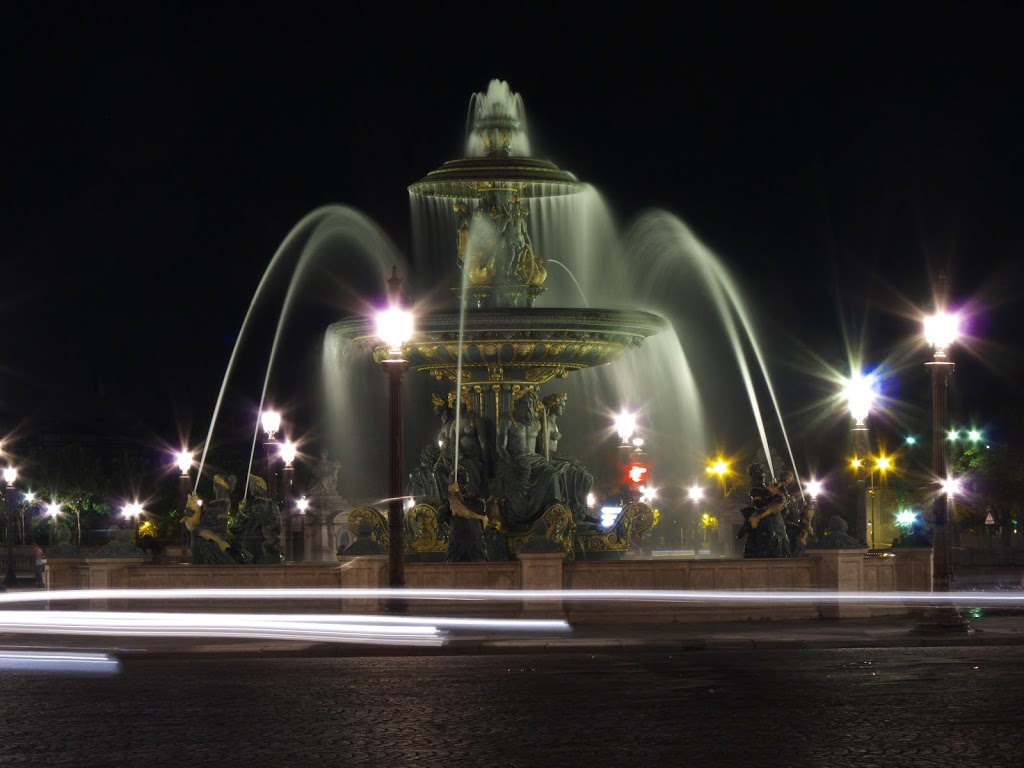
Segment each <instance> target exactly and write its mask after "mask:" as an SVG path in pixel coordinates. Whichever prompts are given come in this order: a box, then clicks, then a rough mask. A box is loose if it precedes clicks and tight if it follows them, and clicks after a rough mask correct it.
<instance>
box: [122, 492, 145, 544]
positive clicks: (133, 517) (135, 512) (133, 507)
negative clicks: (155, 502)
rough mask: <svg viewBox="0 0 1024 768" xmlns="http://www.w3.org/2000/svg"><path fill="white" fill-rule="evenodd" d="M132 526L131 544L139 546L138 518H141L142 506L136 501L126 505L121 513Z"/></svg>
mask: <svg viewBox="0 0 1024 768" xmlns="http://www.w3.org/2000/svg"><path fill="white" fill-rule="evenodd" d="M121 514H122V515H124V516H125V517H127V518H128V520H129V521H130V522H131V524H132V543H133V544H134V545H135V546H138V545H139V518H140V517H142V505H141V504H139V502H137V501H133V502H132V503H131V504H126V505H125V508H124V509H123V510H122V512H121Z"/></svg>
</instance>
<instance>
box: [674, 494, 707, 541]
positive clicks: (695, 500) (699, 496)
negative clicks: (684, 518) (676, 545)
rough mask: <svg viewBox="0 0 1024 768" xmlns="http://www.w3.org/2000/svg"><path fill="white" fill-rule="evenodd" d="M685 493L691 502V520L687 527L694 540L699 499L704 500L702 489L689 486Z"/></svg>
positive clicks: (698, 515)
mask: <svg viewBox="0 0 1024 768" xmlns="http://www.w3.org/2000/svg"><path fill="white" fill-rule="evenodd" d="M687 493H688V495H689V497H690V501H692V502H693V518H692V520H691V521H690V525H689V526H688V527H689V528H690V529H691V530H692V531H693V534H694V538H696V535H697V522H698V521H699V520H700V502H701V499H703V498H704V489H703V488H701V487H700V486H699V485H691V486H690V489H689V491H688V492H687ZM681 544H682V542H680V545H681ZM694 544H696V542H694ZM694 549H697V547H694Z"/></svg>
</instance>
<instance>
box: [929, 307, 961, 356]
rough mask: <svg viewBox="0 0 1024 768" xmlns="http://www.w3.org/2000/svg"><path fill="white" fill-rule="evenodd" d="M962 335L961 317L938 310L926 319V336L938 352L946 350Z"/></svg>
mask: <svg viewBox="0 0 1024 768" xmlns="http://www.w3.org/2000/svg"><path fill="white" fill-rule="evenodd" d="M959 335H960V317H959V316H958V315H955V314H951V313H949V312H937V313H935V314H934V315H929V316H928V317H926V318H925V319H924V338H925V341H927V342H928V343H929V344H930V345H931V346H932V347H934V348H935V350H936V351H937V352H941V351H943V350H945V349H946V348H947V347H948V346H949V345H950V344H952V343H953V342H954V341H956V339H957V336H959Z"/></svg>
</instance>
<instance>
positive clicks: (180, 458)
mask: <svg viewBox="0 0 1024 768" xmlns="http://www.w3.org/2000/svg"><path fill="white" fill-rule="evenodd" d="M175 463H176V464H177V465H178V469H180V470H181V474H180V475H178V503H179V504H180V505H181V546H182V547H184V548H186V549H187V547H188V528H186V527H185V504H186V503H187V502H188V492H189V485H190V484H191V479H192V478H190V477H189V475H188V471H189V470H190V469H192V452H191V451H179V452H178V454H177V456H176V457H175Z"/></svg>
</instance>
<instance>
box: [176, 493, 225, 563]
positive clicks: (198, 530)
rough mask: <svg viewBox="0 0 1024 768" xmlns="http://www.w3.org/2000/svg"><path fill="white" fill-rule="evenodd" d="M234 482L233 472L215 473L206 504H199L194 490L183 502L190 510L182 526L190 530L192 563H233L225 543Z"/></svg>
mask: <svg viewBox="0 0 1024 768" xmlns="http://www.w3.org/2000/svg"><path fill="white" fill-rule="evenodd" d="M235 482H236V480H235V476H234V475H216V476H215V477H214V478H213V500H212V501H210V503H209V504H203V503H202V502H201V501H200V500H199V497H198V496H197V495H196V494H194V493H190V494H189V496H188V501H187V502H186V504H185V506H186V508H187V509H188V510H189V512H191V514H190V515H189V516H188V517H186V518H185V527H186V528H188V530H189V531H190V532H191V533H192V564H193V565H234V564H235V562H236V561H235V558H234V557H232V556H231V553H230V551H229V549H230V544H229V543H228V513H229V512H230V511H231V492H232V491H233V490H234V488H235Z"/></svg>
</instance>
